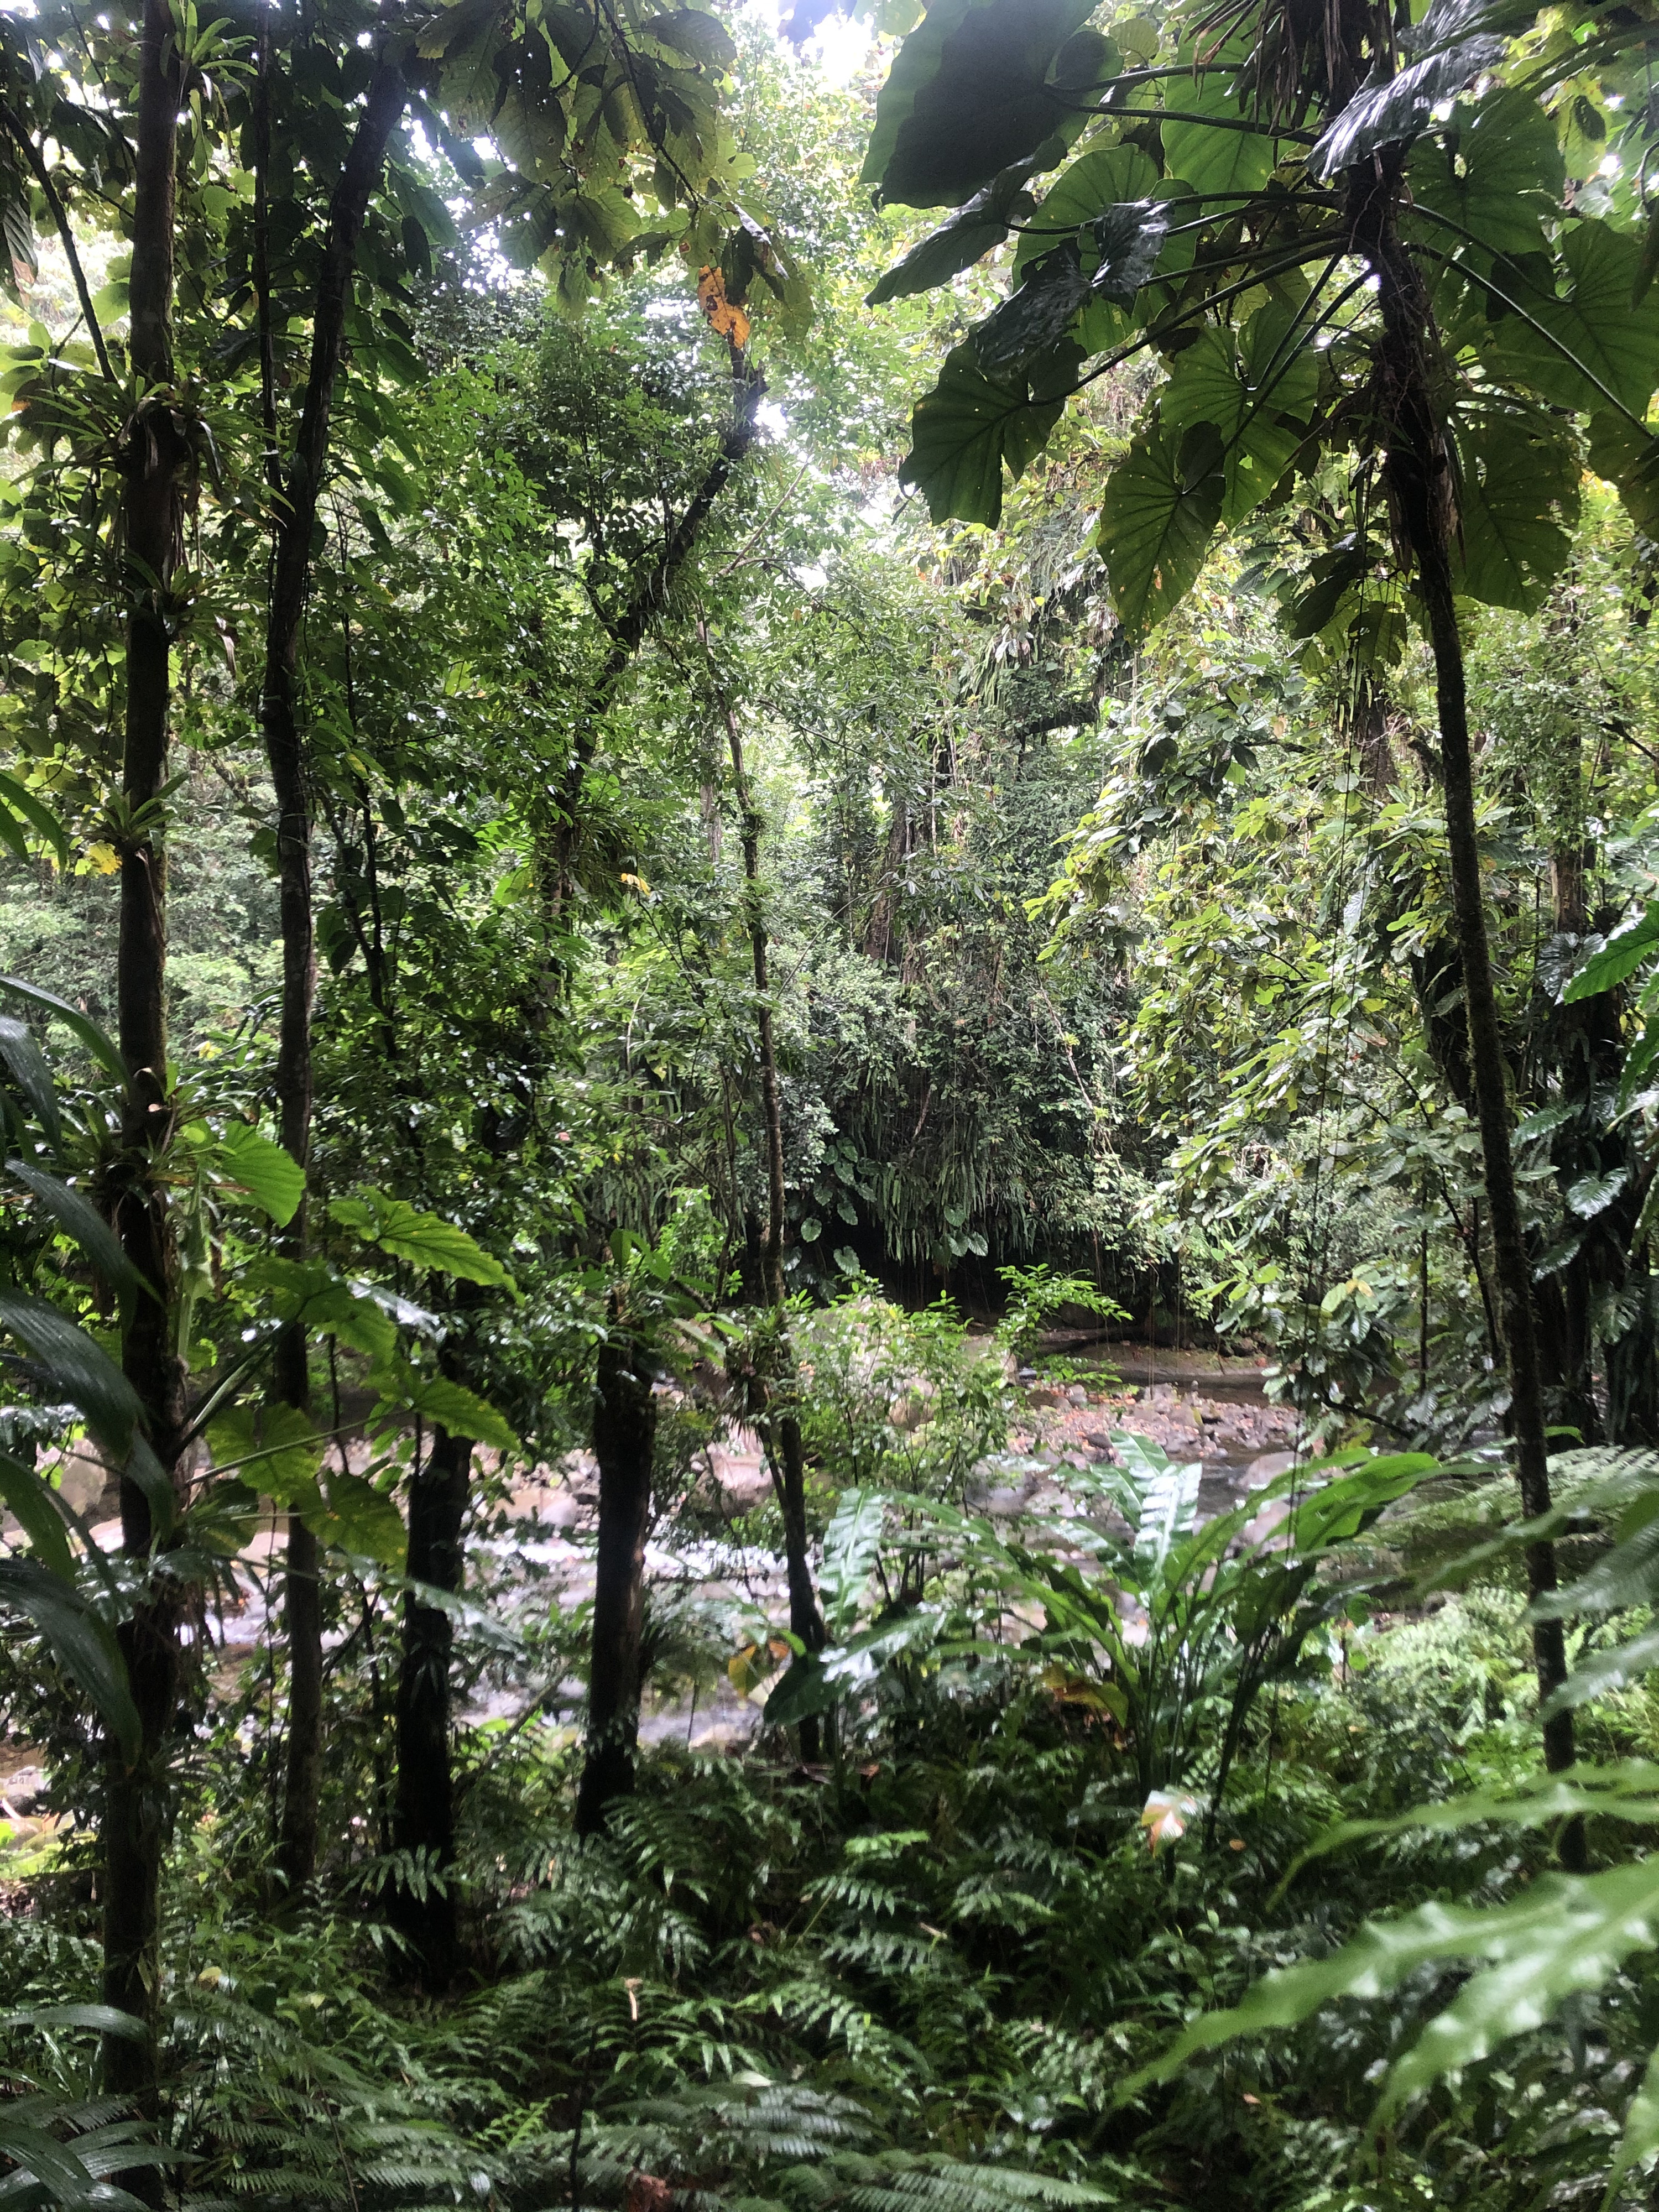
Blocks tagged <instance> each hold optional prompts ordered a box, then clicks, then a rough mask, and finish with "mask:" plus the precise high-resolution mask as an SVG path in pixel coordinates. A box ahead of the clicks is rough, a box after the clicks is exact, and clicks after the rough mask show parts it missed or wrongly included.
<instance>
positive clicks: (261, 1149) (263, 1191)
mask: <svg viewBox="0 0 1659 2212" xmlns="http://www.w3.org/2000/svg"><path fill="white" fill-rule="evenodd" d="M216 1152H217V1156H218V1158H217V1164H218V1170H219V1172H220V1174H221V1175H222V1177H223V1179H224V1181H225V1182H227V1183H228V1184H230V1185H231V1186H232V1187H233V1188H234V1189H237V1190H240V1191H244V1192H246V1194H247V1196H248V1197H249V1198H251V1199H252V1200H253V1203H254V1204H255V1205H256V1206H258V1208H259V1210H260V1212H262V1213H268V1214H269V1215H270V1218H271V1219H272V1220H273V1221H274V1222H275V1223H276V1226H277V1227H278V1228H279V1229H283V1228H286V1227H287V1225H288V1224H289V1222H290V1221H292V1220H293V1218H294V1216H295V1212H297V1211H298V1208H299V1204H300V1200H301V1199H302V1198H303V1197H304V1196H305V1190H306V1178H305V1170H303V1169H302V1168H301V1166H300V1164H299V1163H298V1162H297V1161H296V1160H295V1158H294V1156H293V1154H292V1153H291V1152H287V1151H285V1150H284V1149H283V1146H281V1145H278V1144H276V1143H273V1141H272V1140H271V1139H270V1138H269V1137H266V1136H262V1135H261V1134H260V1133H259V1131H258V1129H256V1128H254V1127H253V1126H252V1123H251V1122H247V1121H232V1122H230V1123H229V1124H228V1126H227V1127H226V1129H225V1132H224V1134H223V1135H222V1137H221V1138H220V1139H219V1141H218V1144H217V1146H216Z"/></svg>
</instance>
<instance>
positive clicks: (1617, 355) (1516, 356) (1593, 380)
mask: <svg viewBox="0 0 1659 2212" xmlns="http://www.w3.org/2000/svg"><path fill="white" fill-rule="evenodd" d="M1640 263H1641V248H1640V246H1638V243H1637V241H1636V240H1634V239H1633V238H1627V237H1625V236H1623V235H1622V234H1620V232H1618V231H1616V230H1614V229H1613V228H1612V227H1611V225H1609V224H1607V223H1605V222H1576V223H1573V224H1571V225H1570V226H1569V228H1567V230H1566V232H1565V234H1564V236H1563V238H1562V240H1561V246H1560V250H1559V275H1560V280H1561V281H1560V283H1559V284H1558V286H1557V288H1556V289H1553V290H1552V289H1548V288H1547V287H1546V286H1545V285H1543V283H1541V281H1533V279H1532V278H1531V277H1530V276H1528V273H1527V270H1521V269H1511V268H1510V267H1506V268H1505V269H1504V272H1503V275H1502V278H1501V280H1500V278H1498V277H1496V276H1495V277H1494V278H1493V283H1494V284H1498V285H1500V289H1503V290H1504V292H1505V294H1506V295H1508V297H1509V298H1510V299H1511V300H1513V301H1514V302H1515V304H1516V307H1517V308H1519V309H1521V310H1523V311H1524V313H1513V314H1504V315H1503V316H1501V318H1500V319H1498V321H1496V322H1494V323H1492V325H1489V328H1488V334H1487V339H1486V346H1485V348H1484V349H1483V350H1484V357H1485V359H1486V366H1487V368H1488V369H1489V371H1490V372H1491V373H1492V374H1493V375H1495V376H1498V377H1500V378H1509V379H1512V380H1516V381H1518V382H1520V383H1522V384H1524V385H1526V386H1529V387H1530V389H1531V390H1533V391H1534V392H1537V393H1538V395H1539V396H1540V398H1542V399H1546V400H1547V401H1549V402H1550V403H1551V404H1553V405H1556V406H1560V407H1573V408H1581V409H1583V410H1587V411H1589V410H1595V409H1598V408H1603V407H1605V406H1606V405H1607V398H1608V397H1609V396H1611V398H1613V400H1614V401H1616V402H1617V403H1618V404H1619V405H1620V406H1622V407H1626V408H1627V409H1629V410H1630V412H1631V413H1632V415H1636V416H1640V415H1642V414H1643V413H1644V411H1645V410H1646V407H1647V404H1648V400H1649V398H1650V396H1651V394H1652V392H1653V390H1654V386H1656V384H1659V291H1650V292H1649V293H1648V295H1646V297H1645V298H1644V300H1643V301H1641V302H1640V304H1639V305H1638V306H1632V293H1633V291H1634V289H1635V284H1636V277H1637V272H1638V268H1639V266H1640ZM1544 265H1545V264H1541V263H1539V264H1528V269H1532V268H1537V269H1541V268H1542V267H1543V266H1544ZM1534 325H1536V327H1534Z"/></svg>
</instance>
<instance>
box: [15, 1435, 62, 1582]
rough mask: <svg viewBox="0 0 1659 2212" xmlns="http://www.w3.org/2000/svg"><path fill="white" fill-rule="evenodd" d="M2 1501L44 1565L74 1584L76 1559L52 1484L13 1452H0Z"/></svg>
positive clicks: (60, 1579) (52, 1572)
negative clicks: (15, 1457)
mask: <svg viewBox="0 0 1659 2212" xmlns="http://www.w3.org/2000/svg"><path fill="white" fill-rule="evenodd" d="M0 1500H3V1501H4V1503H5V1504H6V1507H7V1509H8V1510H9V1511H10V1512H11V1513H13V1514H14V1515H15V1516H16V1519H17V1524H18V1526H19V1528H21V1530H22V1532H23V1534H25V1535H26V1536H27V1538H28V1540H29V1542H30V1544H31V1546H32V1547H33V1551H34V1556H35V1557H36V1559H39V1560H40V1564H41V1565H42V1566H43V1567H45V1568H46V1570H47V1571H48V1572H49V1573H51V1574H54V1575H56V1576H57V1577H58V1580H59V1582H64V1583H72V1582H73V1581H74V1580H75V1559H74V1555H73V1553H71V1552H70V1547H69V1536H68V1534H67V1532H66V1531H65V1529H64V1516H63V1515H62V1513H61V1512H60V1511H59V1510H58V1502H57V1498H56V1497H55V1495H54V1493H53V1492H52V1486H51V1485H50V1484H49V1483H47V1482H46V1480H44V1478H43V1477H41V1476H40V1475H39V1474H36V1473H35V1471H34V1469H33V1468H32V1467H25V1466H24V1464H23V1462H22V1461H21V1460H20V1459H14V1458H13V1457H12V1455H11V1454H10V1453H9V1452H0Z"/></svg>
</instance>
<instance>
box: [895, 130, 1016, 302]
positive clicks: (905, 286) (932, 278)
mask: <svg viewBox="0 0 1659 2212" xmlns="http://www.w3.org/2000/svg"><path fill="white" fill-rule="evenodd" d="M1030 173H1031V165H1030V162H1029V161H1017V162H1015V164H1014V165H1013V167H1012V168H1008V169H1004V170H1003V171H1002V172H1001V173H1000V175H999V176H995V177H993V178H992V179H991V181H990V183H989V184H988V185H986V187H985V189H984V191H982V192H975V195H974V197H973V198H972V199H970V200H969V201H968V202H967V203H966V204H964V205H963V206H962V207H959V208H958V209H957V211H956V213H955V214H954V215H953V216H951V219H950V221H949V222H942V223H941V224H940V225H939V228H938V229H937V230H933V231H929V233H928V234H927V237H926V238H924V239H923V240H921V243H920V244H919V245H916V246H912V247H911V248H910V251H909V252H908V253H907V254H906V255H905V257H904V258H903V260H902V261H899V262H896V263H895V264H894V265H893V267H892V268H890V270H888V271H887V273H886V275H885V276H883V277H882V278H881V279H880V281H879V283H878V284H877V285H876V288H875V289H874V290H873V291H872V293H871V294H870V295H869V296H868V298H867V299H866V301H865V303H864V304H865V306H866V307H881V306H882V305H883V304H884V302H885V301H889V300H902V299H907V298H908V296H909V295H910V294H911V293H913V292H931V291H932V290H933V287H934V286H935V285H936V284H948V283H950V281H951V277H953V276H960V275H961V274H962V271H963V270H964V269H971V268H972V267H973V265H974V264H975V262H976V261H978V260H981V259H982V258H983V257H984V256H985V255H986V254H987V253H989V252H991V250H992V248H993V247H994V246H1000V245H1001V243H1002V241H1003V240H1004V239H1005V238H1006V237H1007V235H1008V226H1009V224H1010V223H1011V222H1020V221H1022V220H1023V219H1024V217H1026V216H1029V215H1030V214H1031V212H1032V211H1033V205H1034V204H1033V202H1032V198H1031V195H1030V192H1028V191H1026V190H1025V179H1026V178H1027V177H1028V176H1030ZM1015 265H1016V266H1018V262H1016V264H1015Z"/></svg>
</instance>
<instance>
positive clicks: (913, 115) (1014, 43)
mask: <svg viewBox="0 0 1659 2212" xmlns="http://www.w3.org/2000/svg"><path fill="white" fill-rule="evenodd" d="M1092 13H1093V9H1092V7H1091V0H933V5H932V6H931V7H930V8H929V9H928V10H927V15H925V16H924V17H923V18H922V20H921V23H920V24H919V25H918V26H917V27H916V28H915V30H914V31H912V33H910V35H909V37H908V39H906V40H905V41H904V44H903V45H902V46H901V47H900V48H899V51H898V52H897V54H896V57H895V58H894V61H893V66H892V68H891V70H890V71H889V72H888V76H887V82H885V84H884V85H883V87H882V88H881V93H880V96H879V97H878V100H877V102H876V121H875V128H874V130H873V131H872V133H871V137H870V147H869V152H868V154H867V155H866V160H865V164H864V172H863V176H862V179H861V181H862V182H863V183H865V184H866V185H876V186H877V187H878V190H879V191H880V193H881V197H883V199H884V200H892V201H898V202H900V203H901V204H904V205H907V206H909V207H954V206H958V205H960V204H961V203H962V202H963V201H964V200H966V199H967V198H969V196H970V195H971V194H972V193H974V192H976V191H979V190H980V189H981V186H982V185H987V184H988V183H989V182H990V180H991V179H992V178H993V177H994V176H995V175H996V174H997V173H998V171H999V170H1001V169H1006V168H1007V167H1010V166H1011V165H1012V163H1014V162H1016V161H1021V160H1023V159H1024V158H1025V157H1026V156H1028V155H1036V153H1037V151H1038V149H1040V148H1042V146H1043V145H1044V143H1045V142H1046V141H1048V140H1050V139H1052V140H1054V142H1055V153H1056V155H1058V153H1059V152H1060V151H1061V150H1063V148H1064V146H1065V145H1066V143H1069V140H1070V138H1071V137H1075V136H1076V134H1077V132H1078V131H1079V130H1080V129H1081V128H1082V126H1083V123H1084V121H1085V113H1086V108H1087V104H1088V96H1089V94H1091V93H1092V92H1095V91H1097V89H1099V88H1103V86H1104V85H1105V84H1106V83H1107V82H1109V80H1110V78H1111V76H1113V74H1114V73H1115V70H1116V67H1117V54H1116V50H1115V48H1114V47H1113V46H1112V45H1111V43H1110V41H1109V40H1105V39H1103V38H1101V37H1100V36H1099V35H1098V34H1097V33H1094V32H1085V31H1084V30H1083V28H1082V27H1083V25H1084V24H1085V22H1087V21H1088V19H1089V17H1090V15H1091V14H1092Z"/></svg>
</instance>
